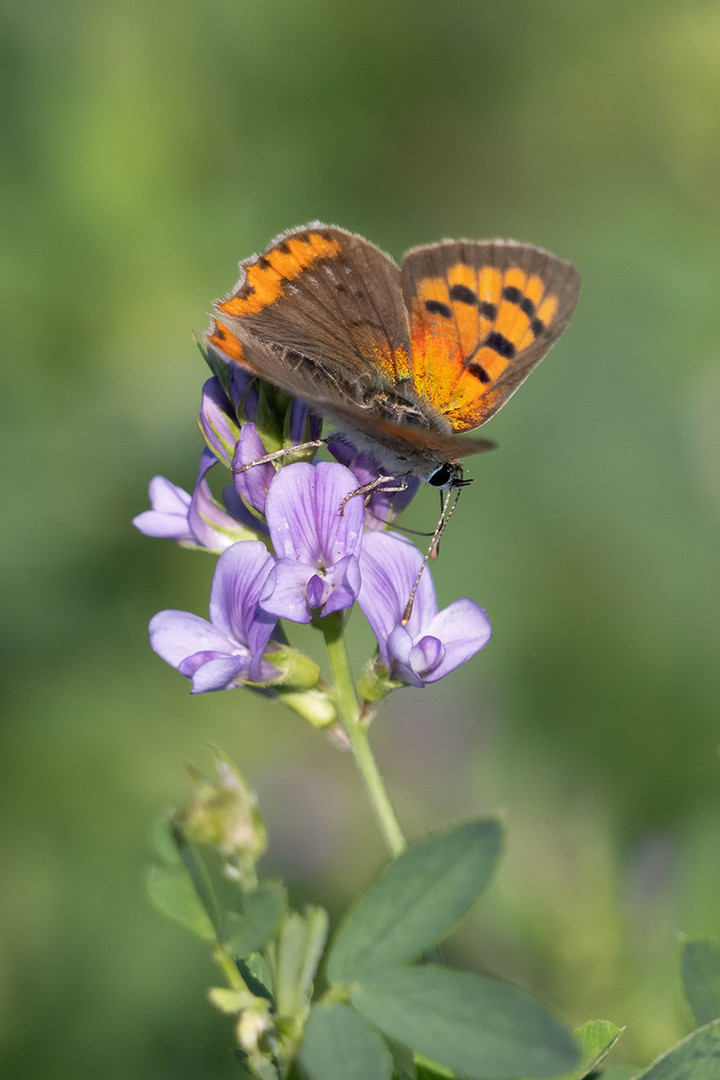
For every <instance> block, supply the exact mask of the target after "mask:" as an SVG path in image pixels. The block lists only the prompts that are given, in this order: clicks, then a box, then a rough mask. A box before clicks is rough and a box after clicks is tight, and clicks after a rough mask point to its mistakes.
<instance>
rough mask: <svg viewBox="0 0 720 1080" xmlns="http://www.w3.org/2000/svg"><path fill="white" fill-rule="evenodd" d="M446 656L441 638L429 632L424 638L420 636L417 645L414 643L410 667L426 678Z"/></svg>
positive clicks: (422, 677)
mask: <svg viewBox="0 0 720 1080" xmlns="http://www.w3.org/2000/svg"><path fill="white" fill-rule="evenodd" d="M444 656H445V646H444V645H443V643H442V641H441V640H440V638H436V637H431V635H430V634H427V635H426V636H425V637H424V638H420V641H418V643H417V644H416V645H413V647H412V651H411V653H410V667H411V668H412V669H413V671H415V672H417V674H418V675H419V676H420V678H421V679H426V678H427V676H428V674H429V673H430V672H432V671H434V670H435V668H437V667H438V665H439V664H440V663H441V661H442V659H443V657H444Z"/></svg>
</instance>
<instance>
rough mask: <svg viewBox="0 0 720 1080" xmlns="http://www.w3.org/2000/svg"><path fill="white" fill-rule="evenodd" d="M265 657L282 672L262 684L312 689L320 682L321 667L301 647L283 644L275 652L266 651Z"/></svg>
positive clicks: (295, 688) (293, 688) (294, 688)
mask: <svg viewBox="0 0 720 1080" xmlns="http://www.w3.org/2000/svg"><path fill="white" fill-rule="evenodd" d="M265 659H266V660H269V661H270V663H271V664H273V666H274V667H276V668H277V669H278V671H279V673H280V674H279V675H278V676H277V678H275V679H272V680H271V681H270V682H269V683H267V682H266V683H262V684H260V685H262V686H268V685H269V686H273V687H278V686H284V687H287V689H288V690H311V689H312V688H313V687H315V686H317V684H318V680H319V678H320V668H319V667H318V665H317V664H316V663H315V661H314V660H311V659H310V657H309V656H306V655H305V653H303V652H300V650H299V649H293V648H292V647H291V646H290V645H281V646H280V647H279V648H276V649H275V650H274V651H273V652H268V653H266V654H265ZM249 685H251V686H252V685H253V684H252V683H250V684H249Z"/></svg>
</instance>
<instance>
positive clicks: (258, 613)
mask: <svg viewBox="0 0 720 1080" xmlns="http://www.w3.org/2000/svg"><path fill="white" fill-rule="evenodd" d="M272 565H273V557H272V555H270V554H269V553H268V550H267V548H266V547H265V545H264V544H262V543H260V542H259V541H253V540H249V541H246V542H245V543H240V544H233V546H232V547H230V548H228V549H227V551H225V552H223V554H222V555H221V556H220V558H219V559H218V563H217V567H216V568H215V576H214V577H213V583H212V590H211V593H210V622H208V621H207V620H206V619H201V618H200V617H199V616H198V615H192V614H191V613H190V612H189V611H161V612H159V614H157V615H156V616H155V617H154V618H153V619H152V620H151V622H150V644H151V646H152V648H153V649H154V650H155V652H156V653H157V654H158V655H159V656H162V658H163V660H167V662H168V664H172V666H173V667H175V668H177V669H178V671H179V672H180V673H181V674H182V675H185V676H186V677H187V678H188V679H192V684H193V685H192V693H194V694H200V693H204V692H206V691H209V690H229V689H230V688H231V687H233V686H237V685H238V684H239V683H241V682H244V681H248V680H249V681H251V682H269V681H271V680H272V679H274V678H276V677H277V675H278V670H277V668H275V667H274V666H273V664H272V663H270V661H269V660H266V659H265V658H264V657H263V652H264V651H265V649H266V648H267V644H268V641H269V640H270V635H271V634H272V632H273V629H274V627H275V623H276V622H277V619H276V618H275V617H274V616H271V615H268V614H266V613H265V612H264V611H262V610H261V609H260V608H259V607H258V597H259V596H260V592H261V590H262V587H263V585H264V584H265V581H266V579H267V576H268V574H269V573H270V570H271V568H272Z"/></svg>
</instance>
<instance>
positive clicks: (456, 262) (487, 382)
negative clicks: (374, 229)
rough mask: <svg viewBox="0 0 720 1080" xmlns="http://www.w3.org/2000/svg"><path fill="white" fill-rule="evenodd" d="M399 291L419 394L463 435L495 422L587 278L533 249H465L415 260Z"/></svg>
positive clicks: (441, 248) (405, 269) (415, 255)
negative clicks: (406, 321)
mask: <svg viewBox="0 0 720 1080" xmlns="http://www.w3.org/2000/svg"><path fill="white" fill-rule="evenodd" d="M402 285H403V294H404V297H405V303H406V306H407V309H408V313H409V318H410V341H411V354H412V369H413V382H414V386H415V389H416V391H417V392H418V394H420V395H421V396H422V397H424V398H425V399H427V400H428V401H430V402H431V403H432V405H433V406H434V407H435V408H436V409H437V410H438V411H439V412H441V413H442V414H443V415H444V416H445V417H446V418H447V419H448V421H449V422H450V425H451V427H452V430H453V431H456V432H463V431H470V430H472V429H473V428H476V427H478V426H479V425H480V424H482V423H484V422H485V421H486V420H489V419H490V417H491V416H492V415H493V414H494V413H496V412H497V410H498V409H499V408H501V406H502V405H504V404H505V402H506V401H507V400H508V398H509V397H510V396H511V394H513V393H514V391H515V390H516V389H517V388H518V386H519V385H520V383H521V382H522V381H523V380H524V379H525V378H526V377H527V375H529V373H530V371H531V370H532V369H533V368H534V367H535V365H536V364H538V363H539V362H540V360H542V358H543V356H544V355H545V354H546V353H547V351H548V349H549V348H550V346H551V345H552V344H553V342H554V341H556V340H557V338H558V337H559V336H560V334H561V333H562V331H563V330H564V329H565V327H566V326H567V323H568V320H569V318H570V316H571V314H572V312H573V309H574V308H575V304H576V303H577V298H578V295H579V291H580V275H579V274H578V272H577V270H576V269H575V267H574V266H573V265H572V263H568V262H564V261H563V260H562V259H558V258H556V257H555V256H554V255H551V254H550V253H549V252H547V251H543V250H541V249H540V248H536V247H533V246H531V245H528V244H516V243H513V242H506V241H494V242H489V243H473V242H472V241H459V242H447V243H442V244H433V245H431V246H429V247H423V248H415V249H414V250H413V251H410V252H408V254H407V255H406V256H405V260H404V262H403V266H402Z"/></svg>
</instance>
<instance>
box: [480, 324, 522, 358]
mask: <svg viewBox="0 0 720 1080" xmlns="http://www.w3.org/2000/svg"><path fill="white" fill-rule="evenodd" d="M483 345H486V346H487V347H488V349H493V350H494V351H495V352H496V353H498V354H499V355H500V356H504V357H505V359H506V360H512V358H513V356H514V355H515V346H514V345H513V343H512V341H508V339H507V338H506V337H505V335H504V334H500V333H499V332H498V331H497V330H491V331H490V333H489V334H488V336H487V338H486V339H485V341H484V342H483Z"/></svg>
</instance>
